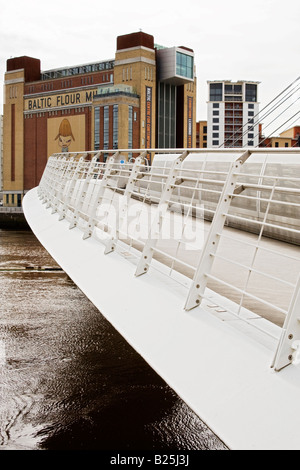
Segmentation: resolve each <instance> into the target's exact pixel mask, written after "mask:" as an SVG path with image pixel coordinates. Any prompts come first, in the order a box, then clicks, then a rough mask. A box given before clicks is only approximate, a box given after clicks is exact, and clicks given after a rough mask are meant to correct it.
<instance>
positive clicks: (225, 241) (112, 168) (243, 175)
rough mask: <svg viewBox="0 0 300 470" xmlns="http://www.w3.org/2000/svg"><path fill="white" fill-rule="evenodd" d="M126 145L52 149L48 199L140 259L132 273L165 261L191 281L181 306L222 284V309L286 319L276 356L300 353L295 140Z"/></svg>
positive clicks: (252, 319) (44, 193)
mask: <svg viewBox="0 0 300 470" xmlns="http://www.w3.org/2000/svg"><path fill="white" fill-rule="evenodd" d="M128 152H132V150H118V151H116V150H114V151H107V150H106V151H98V152H86V153H77V154H73V153H70V154H55V155H53V156H51V157H50V158H49V161H48V164H47V166H46V169H45V171H44V174H43V177H42V179H41V182H40V185H39V188H38V194H39V197H40V199H41V200H42V201H43V203H45V204H46V207H47V208H51V209H52V212H53V213H54V212H55V213H56V212H57V213H58V214H59V220H62V219H66V220H68V221H69V223H70V225H69V227H70V229H72V228H74V227H78V228H79V229H80V230H82V232H83V239H87V238H88V237H91V236H93V237H95V238H96V239H97V240H99V241H100V242H101V243H103V244H104V245H105V254H108V253H110V252H112V251H117V252H118V253H119V254H121V255H122V256H125V257H128V259H131V258H134V259H135V260H136V261H135V262H136V273H135V274H136V276H140V275H142V274H145V273H147V272H149V271H150V270H152V269H159V270H161V271H162V272H164V273H165V274H167V275H168V276H171V277H173V278H174V279H176V280H177V281H178V282H181V283H183V284H184V285H185V287H186V289H187V296H186V302H185V307H184V308H185V310H190V309H192V308H195V307H197V306H199V305H200V304H201V302H202V301H203V300H205V301H207V302H211V300H212V295H211V292H216V293H217V294H218V297H217V298H218V301H217V302H218V303H217V305H218V307H219V308H220V309H222V308H224V309H225V310H226V311H227V312H230V314H231V315H233V316H234V318H237V319H239V320H241V321H244V322H246V323H247V324H251V325H252V326H253V328H257V329H259V330H261V331H263V332H264V333H266V334H270V333H269V331H266V330H265V327H264V325H265V322H260V321H259V319H263V318H267V319H268V320H270V321H272V322H274V323H276V324H277V325H279V326H281V327H282V328H281V335H280V337H279V338H278V337H276V339H277V340H278V347H277V350H276V352H275V356H274V361H273V364H272V366H273V367H274V368H275V370H280V369H282V368H283V367H285V366H286V365H288V364H290V363H292V362H294V363H295V362H297V361H298V353H299V351H300V347H299V344H300V326H299V325H300V324H299V319H300V293H299V292H300V289H299V287H300V281H299V272H300V252H299V245H300V236H299V235H300V184H299V183H300V158H299V157H300V152H299V149H280V150H279V149H276V150H271V149H253V150H252V149H248V150H244V149H228V150H224V149H222V150H217V151H216V150H208V149H201V150H200V149H176V150H174V149H167V150H158V149H150V150H147V151H145V150H140V151H138V150H135V151H134V152H136V153H135V155H136V157H133V158H131V160H130V161H129V163H127V162H126V160H125V158H124V155H126V154H128ZM147 153H152V154H153V153H154V154H155V155H156V156H155V158H154V160H153V163H152V165H151V166H149V165H148V160H147V159H146V156H147ZM103 154H106V155H107V154H108V155H109V157H108V158H107V160H106V163H103V162H102V161H101V160H102V159H103ZM236 229H239V230H236ZM241 229H242V230H243V231H241ZM214 302H216V297H214Z"/></svg>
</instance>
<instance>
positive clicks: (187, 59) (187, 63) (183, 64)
mask: <svg viewBox="0 0 300 470" xmlns="http://www.w3.org/2000/svg"><path fill="white" fill-rule="evenodd" d="M176 75H180V76H181V77H186V78H190V79H191V80H192V79H193V78H194V58H193V57H192V56H190V55H187V54H182V52H176Z"/></svg>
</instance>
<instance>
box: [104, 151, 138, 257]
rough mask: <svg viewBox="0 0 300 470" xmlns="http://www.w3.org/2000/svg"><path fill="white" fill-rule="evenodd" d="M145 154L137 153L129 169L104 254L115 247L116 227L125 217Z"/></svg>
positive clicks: (117, 231) (117, 233)
mask: <svg viewBox="0 0 300 470" xmlns="http://www.w3.org/2000/svg"><path fill="white" fill-rule="evenodd" d="M146 155H147V152H143V153H141V155H139V156H138V157H137V158H136V159H135V162H134V164H133V167H132V170H131V174H130V176H129V179H128V181H127V184H126V188H125V192H124V195H123V200H122V203H121V207H120V208H119V206H118V210H117V213H116V236H115V237H112V238H110V239H108V241H107V242H106V246H105V250H104V253H105V254H106V255H107V254H108V253H111V252H112V251H114V249H115V247H116V244H117V240H118V238H119V230H118V227H119V225H120V220H122V219H123V218H124V217H125V214H126V213H127V210H128V204H129V199H130V196H131V193H132V191H133V190H134V185H135V181H136V179H137V176H138V172H139V169H140V167H141V165H142V161H143V159H144V157H145V156H146Z"/></svg>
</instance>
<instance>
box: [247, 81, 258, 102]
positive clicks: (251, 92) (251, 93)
mask: <svg viewBox="0 0 300 470" xmlns="http://www.w3.org/2000/svg"><path fill="white" fill-rule="evenodd" d="M246 101H257V85H254V84H251V83H246Z"/></svg>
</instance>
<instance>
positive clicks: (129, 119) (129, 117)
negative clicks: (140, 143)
mask: <svg viewBox="0 0 300 470" xmlns="http://www.w3.org/2000/svg"><path fill="white" fill-rule="evenodd" d="M134 114H136V113H134ZM132 116H133V108H132V106H128V148H129V149H132Z"/></svg>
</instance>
